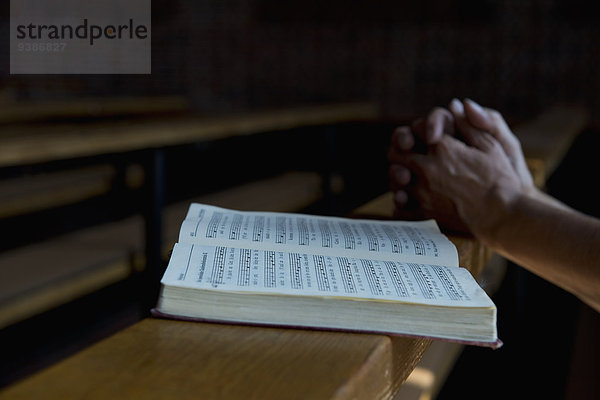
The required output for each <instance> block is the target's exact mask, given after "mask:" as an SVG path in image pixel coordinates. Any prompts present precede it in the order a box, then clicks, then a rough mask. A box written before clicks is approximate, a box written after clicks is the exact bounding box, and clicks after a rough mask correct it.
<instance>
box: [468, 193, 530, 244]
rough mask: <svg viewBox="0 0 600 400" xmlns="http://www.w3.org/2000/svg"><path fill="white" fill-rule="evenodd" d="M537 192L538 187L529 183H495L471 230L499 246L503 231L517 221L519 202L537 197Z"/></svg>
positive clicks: (478, 237)
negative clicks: (517, 184)
mask: <svg viewBox="0 0 600 400" xmlns="http://www.w3.org/2000/svg"><path fill="white" fill-rule="evenodd" d="M536 192H537V189H536V188H535V187H534V186H529V185H520V186H518V187H515V186H503V185H500V184H498V185H495V186H494V187H492V188H491V189H490V190H489V191H488V193H487V194H486V196H485V198H484V207H483V208H482V209H483V212H482V214H481V215H479V216H478V218H477V219H475V220H474V221H472V223H471V224H470V227H471V232H472V233H473V235H475V237H477V239H479V240H480V241H482V242H483V243H485V244H487V245H488V246H490V247H492V248H496V247H498V244H499V242H500V241H501V240H500V236H501V235H502V232H503V231H504V230H505V228H506V227H507V226H508V225H509V224H512V225H514V223H515V220H514V217H515V215H517V214H518V207H519V204H520V203H521V202H522V201H523V200H524V199H526V198H528V197H535V196H536Z"/></svg>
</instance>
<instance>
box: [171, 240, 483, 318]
mask: <svg viewBox="0 0 600 400" xmlns="http://www.w3.org/2000/svg"><path fill="white" fill-rule="evenodd" d="M161 283H162V284H163V285H169V286H178V287H188V288H197V289H205V290H221V291H234V292H253V293H262V294H265V293H266V294H281V295H292V296H293V295H304V296H307V295H308V296H324V297H342V298H350V299H355V300H381V301H401V302H407V303H420V304H430V305H438V306H453V307H493V303H492V301H491V300H490V299H489V297H488V296H487V295H486V294H485V292H484V291H483V290H482V289H481V288H480V287H479V285H478V284H477V283H476V282H475V280H474V279H473V277H472V276H471V274H470V273H469V272H468V271H467V270H466V269H464V268H454V267H444V266H436V265H426V264H417V263H404V262H398V261H382V260H367V259H360V258H354V257H334V256H327V255H316V254H306V253H294V252H291V253H289V252H277V251H265V250H256V249H249V248H235V247H223V246H216V247H215V246H201V245H192V244H184V243H178V244H177V245H176V246H175V249H174V251H173V254H172V255H171V259H170V262H169V266H168V268H167V271H166V272H165V274H164V276H163V280H162V281H161Z"/></svg>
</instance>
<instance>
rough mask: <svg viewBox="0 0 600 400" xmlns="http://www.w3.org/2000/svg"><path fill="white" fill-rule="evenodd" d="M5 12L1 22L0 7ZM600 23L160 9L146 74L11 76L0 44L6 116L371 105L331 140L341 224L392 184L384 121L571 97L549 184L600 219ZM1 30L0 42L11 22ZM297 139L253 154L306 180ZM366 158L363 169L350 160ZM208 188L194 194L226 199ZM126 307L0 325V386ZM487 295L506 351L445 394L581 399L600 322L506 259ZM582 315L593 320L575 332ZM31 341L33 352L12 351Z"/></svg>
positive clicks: (116, 302)
mask: <svg viewBox="0 0 600 400" xmlns="http://www.w3.org/2000/svg"><path fill="white" fill-rule="evenodd" d="M1 7H2V8H3V12H4V15H5V16H8V2H4V4H3V5H2V6H1ZM599 17H600V3H598V2H595V1H586V0H573V1H558V0H534V1H522V0H507V1H491V0H478V1H476V0H454V1H442V0H419V1H412V2H408V1H381V2H375V1H369V0H354V1H352V0H330V1H324V0H320V1H317V0H200V1H183V0H170V1H165V0H153V2H152V74H151V75H147V76H143V75H72V76H61V75H56V76H42V75H40V76H26V75H14V76H11V75H9V59H8V45H9V43H8V40H4V41H2V42H0V49H2V53H3V54H5V57H4V58H3V60H2V62H0V106H1V105H2V103H3V102H15V101H16V102H30V101H31V102H35V101H46V100H50V101H52V100H69V99H77V98H79V97H104V96H106V97H114V96H128V97H129V96H151V95H181V96H184V97H185V98H186V99H187V100H188V101H189V102H190V104H191V106H192V107H193V109H194V110H195V111H197V112H198V113H200V114H204V115H211V116H212V115H217V114H222V115H227V113H231V112H240V111H251V110H261V109H265V108H274V107H282V106H299V105H306V104H315V103H317V104H318V103H330V102H344V101H370V102H373V103H374V104H376V105H377V106H378V107H379V108H380V110H381V111H382V116H383V118H382V122H381V124H374V125H371V126H367V125H360V124H359V125H352V126H345V127H344V126H342V127H337V136H336V138H335V141H334V142H333V146H334V151H335V153H334V154H335V158H334V159H333V163H335V164H336V165H337V168H339V169H340V170H341V171H342V172H343V173H344V176H345V177H346V178H348V177H349V176H352V177H354V180H352V179H347V181H346V183H347V192H346V193H345V195H346V197H345V198H343V199H338V200H339V202H338V203H337V206H338V208H334V209H332V208H328V209H327V210H325V211H324V209H322V208H321V209H314V210H313V211H314V212H327V213H338V214H343V213H344V212H345V211H347V210H348V209H351V208H352V207H353V206H355V205H356V204H360V203H361V202H363V201H364V200H365V199H364V198H363V197H369V196H374V195H376V194H378V193H382V192H384V191H385V190H387V178H386V175H385V170H386V161H385V149H386V146H387V140H388V137H389V134H390V133H391V129H392V127H393V123H392V122H406V121H409V120H410V119H412V118H413V117H415V116H418V115H422V114H423V113H425V112H427V110H429V109H430V108H431V107H433V106H438V105H445V104H447V103H448V102H449V101H450V100H451V99H452V98H453V97H459V98H462V97H470V98H472V99H475V100H477V101H479V102H480V103H482V104H485V105H488V106H490V107H493V108H496V109H498V110H500V111H501V112H502V113H503V114H504V115H505V116H506V118H507V119H508V121H509V122H511V123H517V122H519V121H523V120H527V119H530V118H532V117H534V116H535V115H536V114H537V113H539V112H541V111H542V110H544V109H545V108H547V107H549V106H550V105H553V104H556V103H574V104H579V105H583V106H585V107H587V109H588V110H589V112H590V115H591V122H590V126H589V129H588V130H586V132H584V134H582V135H581V137H580V138H579V140H578V141H577V142H576V144H575V146H574V147H573V149H572V151H571V152H570V154H569V155H568V157H567V158H566V160H565V162H564V163H563V165H562V166H561V168H559V170H558V171H557V173H556V174H555V176H553V177H552V179H551V180H550V182H549V185H548V186H549V190H550V192H551V193H552V194H553V195H555V196H557V197H559V198H561V199H563V200H564V201H566V202H567V203H569V204H571V205H573V206H574V207H576V208H578V209H580V210H582V211H585V212H587V213H590V214H593V215H599V214H600V212H599V207H598V205H599V204H600V198H599V196H598V190H596V189H595V186H596V185H597V183H598V178H597V171H598V168H597V165H596V162H595V158H596V157H597V151H596V149H597V148H598V145H599V144H600V141H599V140H598V136H599V135H598V123H599V122H600V120H599V119H598V110H599V108H600V93H599V89H600V68H599V64H600V45H599V39H600V23H599ZM0 36H2V37H5V38H8V18H7V17H5V18H3V20H2V25H0ZM294 135H296V136H293V135H292V137H296V138H302V139H301V140H295V141H294V139H292V142H286V141H282V140H281V139H278V138H276V137H275V136H268V135H266V136H263V137H261V138H258V139H257V140H258V143H262V144H263V145H262V147H263V148H266V147H269V146H272V147H275V146H281V147H286V146H297V147H294V149H295V153H290V154H295V155H293V156H290V157H287V158H285V160H281V162H280V163H279V165H281V166H282V168H283V169H285V168H300V169H302V168H310V166H308V165H305V164H306V160H305V159H303V158H302V157H301V156H299V155H301V154H311V152H312V151H313V150H314V148H320V149H321V150H320V151H322V146H323V143H320V142H317V140H316V139H315V138H314V137H313V136H312V135H315V132H314V131H299V132H295V133H294ZM298 143H303V145H302V146H299V147H298ZM246 145H247V143H246V142H244V140H238V141H233V142H225V143H220V144H216V146H217V148H219V147H218V146H223V148H228V149H231V148H234V149H236V150H235V151H239V152H240V153H243V149H244V148H245V146H246ZM213 150H214V147H213ZM199 151H200V152H202V151H203V149H198V148H192V149H190V148H185V149H177V152H175V153H172V154H170V155H168V157H170V158H168V161H169V168H170V172H171V173H172V174H173V175H172V176H175V177H176V176H178V175H177V174H178V171H180V170H181V169H185V165H183V166H181V168H180V169H178V165H179V163H181V162H182V161H181V160H182V159H185V157H183V158H182V155H184V156H185V155H188V156H189V157H191V158H194V157H197V156H198V154H199V153H198V152H199ZM201 154H204V155H207V154H209V153H201ZM316 155H317V157H316V158H323V157H326V155H325V154H324V153H319V152H317V153H316ZM361 156H362V158H361V160H362V163H363V164H350V163H348V162H347V160H348V159H350V158H351V157H361ZM184 164H185V163H184ZM206 165H209V163H207V164H206ZM367 166H368V168H367ZM45 167H46V166H45ZM270 168H271V167H270V166H269V165H262V166H258V168H257V169H255V170H254V172H253V174H254V175H253V176H249V175H247V174H248V173H249V172H248V171H243V172H244V173H243V174H238V173H237V172H238V171H242V170H243V169H240V168H237V169H236V168H235V166H234V167H233V169H229V170H225V169H223V170H222V171H214V170H212V171H211V173H213V175H215V176H213V178H215V182H216V181H220V182H223V181H227V182H229V183H231V184H237V183H241V182H244V181H246V180H249V179H253V178H255V177H256V176H257V175H264V174H268V173H269V172H273V171H270V170H269V169H270ZM200 170H202V168H200ZM232 171H233V172H232ZM21 172H22V171H16V172H14V171H13V173H14V174H18V173H21ZM173 179H176V178H173ZM211 182H212V181H211ZM211 182H208V183H209V184H208V185H207V181H206V179H204V180H202V182H201V183H200V182H199V183H198V184H199V185H200V184H202V185H205V186H204V188H205V189H206V187H207V186H210V185H211V184H212V185H213V186H210V188H213V189H218V187H217V183H211ZM367 182H368V183H367ZM365 188H368V190H367V189H365ZM168 189H169V192H168V193H167V199H168V200H176V199H177V198H184V197H185V196H189V195H192V194H193V193H188V192H185V191H184V192H185V193H183V192H182V188H181V187H180V186H178V185H177V184H176V183H172V182H171V183H169V185H168ZM361 196H362V197H361ZM102 201H103V202H106V201H109V202H110V201H111V200H110V199H108V200H107V199H102ZM137 201H143V197H133V198H131V199H130V202H129V203H127V204H124V203H123V202H122V201H120V200H119V201H118V202H117V203H114V204H113V205H114V207H112V208H111V211H110V212H107V211H106V209H105V208H102V207H101V206H100V205H99V204H96V203H92V204H88V205H85V206H82V207H80V208H70V209H68V210H54V211H53V213H50V214H48V215H44V216H43V217H44V218H46V219H47V221H49V222H48V226H49V227H51V229H49V230H48V231H47V232H45V233H44V234H45V235H47V236H48V237H50V236H52V235H53V234H57V233H62V232H65V231H69V230H74V229H76V228H78V227H81V226H82V225H86V224H87V225H91V224H94V223H98V222H101V221H105V220H110V219H115V218H117V217H122V216H124V215H126V214H128V213H131V212H133V210H132V207H133V203H136V202H137ZM116 204H119V205H118V206H117V205H116ZM96 207H97V209H98V210H104V211H101V212H96V213H94V215H95V217H94V218H93V219H91V218H90V217H89V215H90V212H89V210H90V209H93V210H96ZM119 207H120V208H119ZM115 209H116V211H115ZM66 215H70V216H71V217H72V216H77V218H71V221H74V220H76V221H77V224H74V225H73V224H72V225H69V226H65V225H64V224H63V225H60V226H59V224H57V223H56V222H57V221H64V220H65V216H66ZM37 217H38V216H35V218H37ZM27 223H28V222H27V220H26V219H25V220H23V219H22V220H14V221H3V222H1V223H0V227H1V228H2V235H3V236H5V237H6V240H4V244H3V246H4V247H5V248H10V247H14V246H18V245H19V244H22V243H25V242H27V241H35V240H41V239H44V238H43V237H35V238H32V237H25V236H24V235H23V231H19V229H18V227H19V226H24V225H26V224H27ZM8 232H12V234H11V235H8ZM534 239H535V238H532V240H534ZM132 296H134V294H132V293H131V291H130V287H129V286H127V285H125V286H123V285H121V286H119V285H117V286H115V287H111V288H108V289H106V290H104V292H102V293H99V294H96V295H95V297H94V296H91V297H88V298H86V299H83V300H81V301H79V302H78V303H74V304H70V305H66V306H64V307H62V308H61V309H59V310H55V311H53V312H50V313H46V314H44V315H41V316H39V317H36V318H34V319H32V320H29V321H25V322H23V323H20V324H19V325H18V326H16V327H13V328H10V329H6V330H4V331H1V332H0V340H1V341H2V342H3V343H4V347H3V348H4V349H8V350H4V351H5V352H4V353H3V354H2V355H0V358H4V361H2V362H1V363H0V375H3V378H2V379H0V385H2V384H6V383H8V382H10V381H11V379H16V378H18V377H21V376H23V375H25V374H26V373H29V372H31V371H34V370H36V369H37V368H39V367H41V366H44V365H47V364H49V363H51V362H54V361H55V360H57V359H60V358H61V357H63V356H65V355H67V354H70V353H72V352H73V351H76V350H77V349H79V348H81V347H83V346H85V345H87V344H89V343H91V342H93V341H94V340H97V339H99V338H101V337H103V336H104V335H106V334H108V333H110V332H112V331H114V329H115V328H114V327H115V325H114V324H113V325H110V324H108V325H107V323H105V321H106V320H114V319H115V318H116V319H120V321H121V322H120V323H121V325H122V324H125V323H130V322H131V321H133V320H134V318H133V317H131V312H130V311H131V309H132V308H135V306H133V305H132V304H133V303H135V299H134V298H132ZM107 299H111V301H109V302H107V301H106V300H107ZM494 300H495V301H496V303H497V305H498V308H499V330H500V337H501V338H502V339H503V340H504V341H505V343H506V344H505V346H504V348H502V349H500V350H498V351H495V352H492V351H490V350H487V349H478V348H468V349H467V350H466V351H465V353H464V354H463V357H462V358H461V359H460V360H459V363H458V364H457V368H456V369H455V371H454V372H453V373H452V374H451V376H450V380H449V383H448V385H446V387H445V388H444V389H443V391H442V393H441V395H440V397H441V398H459V397H462V398H505V397H507V396H512V397H516V398H520V397H525V396H530V397H532V398H564V397H566V394H565V393H566V392H568V391H569V390H570V393H578V395H572V398H590V397H589V396H591V395H590V392H589V391H588V392H586V391H585V390H588V389H585V388H584V389H577V388H581V387H585V384H586V383H587V384H589V383H590V382H597V381H599V380H600V375H599V372H598V371H599V369H598V368H597V367H598V361H597V356H596V355H597V354H598V349H597V347H598V346H597V345H596V347H590V348H588V350H589V351H588V352H589V354H588V357H587V361H585V362H583V364H582V363H581V362H580V363H579V364H578V365H579V367H577V368H579V369H577V368H575V367H573V365H574V364H573V363H572V360H573V357H580V356H581V354H580V351H579V352H577V351H575V350H574V349H575V348H576V345H575V342H576V341H575V340H574V338H576V337H579V336H581V335H584V336H585V334H586V330H585V329H587V328H585V327H589V326H596V328H595V329H596V330H595V331H594V330H590V332H598V328H597V327H598V316H597V314H596V313H593V312H590V311H589V310H588V309H587V308H585V307H583V306H581V303H580V302H579V301H578V300H577V299H575V298H574V297H572V296H570V295H568V294H565V293H564V292H563V291H561V290H559V289H556V288H555V287H553V286H551V285H549V284H547V283H545V282H543V281H541V280H539V279H538V278H536V277H534V276H532V275H530V274H528V273H526V272H524V271H523V270H522V269H520V268H519V267H518V266H515V265H509V267H508V272H507V276H506V280H505V283H504V285H503V286H502V287H501V288H500V290H499V292H498V293H497V294H496V295H495V297H494ZM100 304H101V306H100ZM90 310H92V312H90ZM73 315H76V316H79V317H78V318H75V319H74V318H72V316H73ZM81 315H87V317H86V318H81ZM580 315H583V316H584V319H585V318H587V319H586V321H587V322H586V324H587V325H586V324H584V325H581V324H580V323H579V322H578V321H579V318H580ZM586 316H587V317H586ZM56 321H62V323H61V324H57V323H56ZM123 321H126V322H123ZM590 321H591V322H590ZM590 324H591V325H590ZM594 324H595V325H594ZM581 326H583V327H584V328H581ZM40 327H41V328H40ZM582 329H583V331H582ZM590 329H591V328H590ZM39 332H44V334H43V335H40V334H39ZM24 339H26V340H28V341H29V343H30V345H29V346H27V347H26V346H20V345H19V344H20V343H22V342H23V341H24ZM597 339H598V338H597V337H596V339H595V341H594V338H592V339H591V343H595V342H597ZM13 344H14V346H13ZM57 349H58V350H57ZM574 354H576V356H574ZM590 359H591V360H592V361H590ZM594 360H595V361H594ZM590 362H591V364H590ZM586 363H587V364H586ZM582 365H583V367H582ZM582 371H583V372H582ZM581 381H583V384H582V383H581ZM573 385H575V386H573ZM578 385H579V386H578ZM582 385H583V386H582ZM573 387H575V389H573ZM569 388H570V389H569ZM596 389H597V384H596ZM578 390H580V391H578Z"/></svg>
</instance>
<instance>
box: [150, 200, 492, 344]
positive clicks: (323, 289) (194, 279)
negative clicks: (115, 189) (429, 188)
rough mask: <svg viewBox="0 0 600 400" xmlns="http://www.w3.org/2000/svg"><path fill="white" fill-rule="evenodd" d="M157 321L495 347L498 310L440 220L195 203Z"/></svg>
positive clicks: (167, 275)
mask: <svg viewBox="0 0 600 400" xmlns="http://www.w3.org/2000/svg"><path fill="white" fill-rule="evenodd" d="M161 283H162V287H161V294H160V297H159V300H158V304H157V306H156V309H155V310H153V311H154V313H155V315H159V316H166V317H174V318H183V319H193V320H209V321H223V322H233V323H244V324H265V325H277V326H292V327H308V328H313V329H339V330H350V331H366V332H382V333H388V334H400V335H409V336H411V335H413V336H426V337H432V338H440V339H448V340H456V341H461V342H464V343H469V344H478V345H483V346H490V347H497V346H498V345H499V343H500V342H499V341H498V338H497V334H496V307H495V305H494V303H493V302H492V301H491V300H490V298H489V297H488V296H487V295H486V293H485V292H484V291H483V290H482V289H481V288H480V287H479V285H478V284H477V282H475V280H474V279H473V277H472V276H471V274H470V273H469V271H467V270H466V269H464V268H460V267H459V266H458V255H457V251H456V247H455V246H454V245H453V244H452V242H450V241H449V240H448V238H447V237H446V236H444V235H443V234H442V233H441V232H440V230H439V229H438V227H437V225H436V223H435V222H434V221H418V222H404V221H378V220H360V219H348V218H338V217H321V216H311V215H303V214H286V213H270V212H242V211H234V210H227V209H223V208H219V207H214V206H209V205H202V204H192V205H191V206H190V209H189V211H188V214H187V216H186V219H185V220H184V221H183V224H182V226H181V231H180V235H179V243H177V244H176V245H175V247H174V249H173V252H172V254H171V258H170V260H169V265H168V267H167V270H166V272H165V274H164V276H163V278H162V281H161Z"/></svg>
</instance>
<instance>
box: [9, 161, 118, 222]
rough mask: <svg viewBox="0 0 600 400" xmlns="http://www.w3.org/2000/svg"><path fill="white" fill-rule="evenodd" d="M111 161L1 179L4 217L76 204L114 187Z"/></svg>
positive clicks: (113, 169) (113, 171) (113, 172)
mask: <svg viewBox="0 0 600 400" xmlns="http://www.w3.org/2000/svg"><path fill="white" fill-rule="evenodd" d="M114 177H115V168H114V167H113V166H111V165H99V166H94V167H85V168H80V169H76V170H69V171H59V172H50V173H43V174H38V175H30V176H24V177H19V178H12V179H4V180H1V181H0V218H10V217H15V216H20V215H25V214H29V213H33V212H37V211H41V210H46V209H50V208H53V207H59V206H63V205H68V204H74V203H77V202H79V201H83V200H87V199H90V198H93V197H95V196H100V195H103V194H106V193H108V192H109V190H110V189H111V186H112V183H113V180H114Z"/></svg>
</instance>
